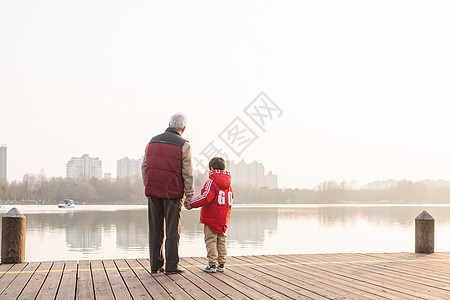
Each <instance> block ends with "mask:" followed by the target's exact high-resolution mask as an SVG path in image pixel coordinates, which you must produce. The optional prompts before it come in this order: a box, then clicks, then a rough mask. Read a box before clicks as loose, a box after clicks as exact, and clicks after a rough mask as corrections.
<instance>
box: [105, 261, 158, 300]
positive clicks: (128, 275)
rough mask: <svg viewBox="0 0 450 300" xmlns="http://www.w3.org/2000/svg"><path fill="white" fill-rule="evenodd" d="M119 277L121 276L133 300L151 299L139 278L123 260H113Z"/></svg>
mask: <svg viewBox="0 0 450 300" xmlns="http://www.w3.org/2000/svg"><path fill="white" fill-rule="evenodd" d="M114 263H115V264H116V266H117V268H118V270H119V273H120V275H121V276H122V278H123V280H124V282H125V284H126V286H127V288H128V290H129V291H130V294H131V296H132V297H133V299H152V297H151V296H150V295H149V293H148V292H147V290H146V289H145V287H144V286H143V285H142V283H141V281H140V280H139V278H137V277H136V275H135V274H134V272H133V270H131V269H130V267H129V266H128V264H127V263H126V262H125V260H123V259H117V260H114Z"/></svg>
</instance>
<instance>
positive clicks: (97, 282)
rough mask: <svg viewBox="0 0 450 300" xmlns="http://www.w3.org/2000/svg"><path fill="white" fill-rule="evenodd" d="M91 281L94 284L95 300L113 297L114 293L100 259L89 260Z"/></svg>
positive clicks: (106, 299) (107, 299) (105, 299)
mask: <svg viewBox="0 0 450 300" xmlns="http://www.w3.org/2000/svg"><path fill="white" fill-rule="evenodd" d="M91 268H92V270H91V271H92V282H93V285H94V294H95V299H96V300H110V299H114V295H113V292H112V289H111V285H110V284H109V280H108V276H106V271H105V268H104V267H103V263H102V261H101V260H93V261H91Z"/></svg>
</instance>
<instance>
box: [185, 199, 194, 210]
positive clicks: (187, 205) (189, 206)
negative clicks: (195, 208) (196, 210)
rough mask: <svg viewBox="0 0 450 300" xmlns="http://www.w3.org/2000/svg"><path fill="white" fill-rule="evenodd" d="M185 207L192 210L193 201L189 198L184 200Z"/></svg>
mask: <svg viewBox="0 0 450 300" xmlns="http://www.w3.org/2000/svg"><path fill="white" fill-rule="evenodd" d="M184 207H185V208H186V209H187V210H191V209H192V207H191V203H190V202H189V201H187V200H184Z"/></svg>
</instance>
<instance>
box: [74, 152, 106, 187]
mask: <svg viewBox="0 0 450 300" xmlns="http://www.w3.org/2000/svg"><path fill="white" fill-rule="evenodd" d="M66 177H67V178H69V179H74V180H80V181H86V180H89V179H91V178H92V177H96V178H101V177H102V161H101V160H100V159H99V158H98V157H95V158H93V157H89V154H84V155H83V156H81V157H72V158H71V159H70V160H69V161H68V162H67V165H66Z"/></svg>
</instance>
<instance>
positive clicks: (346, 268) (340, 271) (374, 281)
mask: <svg viewBox="0 0 450 300" xmlns="http://www.w3.org/2000/svg"><path fill="white" fill-rule="evenodd" d="M298 257H299V256H298V255H287V256H281V258H283V259H286V260H289V261H294V262H297V261H298ZM352 257H353V255H352V256H351V257H343V256H342V255H341V254H339V256H338V257H333V255H315V256H309V257H308V259H307V260H308V263H314V262H316V263H317V264H313V265H312V266H313V267H314V268H315V269H319V270H323V271H325V272H327V273H329V274H336V275H341V276H344V277H346V278H353V279H355V280H358V281H360V282H362V283H366V284H369V285H372V286H373V287H374V288H381V289H382V292H383V294H382V295H384V293H387V294H389V296H388V297H389V298H397V299H418V298H420V296H422V299H423V294H418V293H415V292H411V290H410V289H407V288H403V287H401V286H400V287H399V286H397V285H392V284H390V283H386V282H384V283H383V282H382V281H380V280H379V278H374V277H372V274H371V272H369V271H367V270H365V269H364V266H366V265H367V264H368V263H367V262H366V263H362V262H363V260H361V259H359V260H358V259H354V261H359V263H353V262H352V259H351V258H352ZM301 261H305V258H303V259H302V260H301ZM339 262H342V264H340V263H339ZM359 267H361V268H359ZM356 268H358V269H356ZM361 274H364V275H365V276H361ZM362 283H361V284H362Z"/></svg>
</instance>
